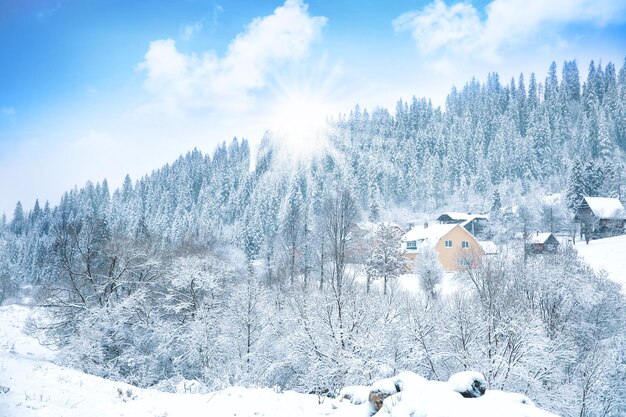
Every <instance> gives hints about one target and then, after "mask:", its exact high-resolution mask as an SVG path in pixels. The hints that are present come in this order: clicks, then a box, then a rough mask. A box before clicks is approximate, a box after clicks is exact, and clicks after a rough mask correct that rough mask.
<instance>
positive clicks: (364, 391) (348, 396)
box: [339, 385, 371, 405]
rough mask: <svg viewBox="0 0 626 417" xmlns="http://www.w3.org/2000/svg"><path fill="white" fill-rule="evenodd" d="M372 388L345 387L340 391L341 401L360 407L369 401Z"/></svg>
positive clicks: (359, 386)
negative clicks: (359, 405)
mask: <svg viewBox="0 0 626 417" xmlns="http://www.w3.org/2000/svg"><path fill="white" fill-rule="evenodd" d="M370 391H371V387H366V386H361V385H352V386H348V387H344V388H342V389H341V391H339V401H343V400H347V401H350V402H351V403H352V404H355V405H358V404H363V403H365V402H367V401H368V398H369V394H370Z"/></svg>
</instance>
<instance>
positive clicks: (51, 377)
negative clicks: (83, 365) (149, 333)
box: [0, 306, 332, 417]
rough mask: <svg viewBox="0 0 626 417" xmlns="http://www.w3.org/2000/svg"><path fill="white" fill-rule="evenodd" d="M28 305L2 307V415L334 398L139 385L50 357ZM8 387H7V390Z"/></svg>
mask: <svg viewBox="0 0 626 417" xmlns="http://www.w3.org/2000/svg"><path fill="white" fill-rule="evenodd" d="M30 311H31V310H30V309H28V308H26V307H21V306H7V307H1V308H0V387H5V388H0V416H4V417H9V416H10V417H31V416H54V417H60V416H64V417H72V416H76V417H79V416H80V417H89V416H94V417H95V416H132V417H141V416H150V417H154V416H159V417H161V416H162V417H165V416H167V417H174V416H185V417H190V416H207V415H211V416H253V415H254V416H276V417H279V416H285V417H287V416H316V415H325V414H328V413H329V412H330V411H331V410H332V408H331V404H330V402H328V403H326V404H322V405H318V400H317V397H316V396H313V395H303V394H297V393H294V392H285V393H276V392H274V391H273V390H271V389H267V388H266V389H245V388H238V387H235V388H230V389H226V390H223V391H220V392H216V393H211V394H205V395H201V394H170V393H165V392H161V391H157V390H151V389H140V388H137V387H133V386H131V385H128V384H124V383H120V382H114V381H109V380H106V379H102V378H98V377H95V376H91V375H87V374H84V373H82V372H78V371H75V370H72V369H67V368H64V367H62V366H58V365H55V364H53V363H52V361H53V360H54V356H55V355H54V352H52V351H51V350H49V349H48V348H46V347H43V346H41V345H40V344H39V343H38V342H37V340H36V339H34V338H32V337H28V336H26V335H24V333H23V332H22V329H23V326H24V323H25V321H26V319H27V317H28V315H29V314H30ZM6 388H8V389H9V391H8V392H4V393H2V392H3V391H6Z"/></svg>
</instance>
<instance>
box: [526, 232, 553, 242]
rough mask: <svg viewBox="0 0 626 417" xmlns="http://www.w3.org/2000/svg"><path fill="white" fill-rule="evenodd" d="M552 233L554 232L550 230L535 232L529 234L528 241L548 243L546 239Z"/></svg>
mask: <svg viewBox="0 0 626 417" xmlns="http://www.w3.org/2000/svg"><path fill="white" fill-rule="evenodd" d="M551 235H552V233H550V232H544V233H535V234H532V235H530V236H528V241H529V242H530V243H546V241H547V240H548V239H549V238H550V236H551ZM555 239H556V238H555Z"/></svg>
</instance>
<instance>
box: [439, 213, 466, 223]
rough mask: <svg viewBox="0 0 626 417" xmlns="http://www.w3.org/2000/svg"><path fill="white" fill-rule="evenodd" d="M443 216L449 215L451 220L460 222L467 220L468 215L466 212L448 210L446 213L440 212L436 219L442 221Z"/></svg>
mask: <svg viewBox="0 0 626 417" xmlns="http://www.w3.org/2000/svg"><path fill="white" fill-rule="evenodd" d="M444 216H447V217H449V218H450V219H452V220H455V221H458V222H461V221H464V220H467V219H468V217H469V216H470V215H469V214H467V213H461V212H456V211H448V212H446V213H442V214H441V216H439V217H437V220H438V221H442V220H443V219H442V217H444Z"/></svg>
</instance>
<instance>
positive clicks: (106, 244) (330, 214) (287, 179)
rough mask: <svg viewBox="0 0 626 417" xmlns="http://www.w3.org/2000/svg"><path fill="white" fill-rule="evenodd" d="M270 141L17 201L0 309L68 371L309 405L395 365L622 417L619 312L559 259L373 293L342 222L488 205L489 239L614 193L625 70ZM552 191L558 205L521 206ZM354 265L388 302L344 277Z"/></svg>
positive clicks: (390, 270)
mask: <svg viewBox="0 0 626 417" xmlns="http://www.w3.org/2000/svg"><path fill="white" fill-rule="evenodd" d="M273 140H274V139H273V138H272V136H271V135H270V134H268V135H267V136H266V137H265V138H264V140H263V143H262V145H261V148H260V149H259V152H258V156H257V158H256V160H255V161H251V152H250V147H249V144H248V142H247V141H246V140H241V141H240V140H237V139H235V140H233V141H232V142H231V143H230V144H228V145H227V144H223V145H221V146H219V147H218V148H217V149H216V150H215V152H214V153H213V154H212V155H203V154H202V153H200V152H199V151H196V150H194V151H193V152H190V153H188V154H187V155H185V156H182V157H180V158H179V159H178V160H177V161H176V162H174V163H173V164H171V165H166V166H165V167H163V168H161V169H159V170H157V171H155V172H153V173H151V174H150V175H146V176H144V177H143V178H141V179H139V180H137V181H135V182H134V183H133V181H132V180H131V179H130V178H129V177H127V178H126V179H125V181H124V184H123V186H122V187H121V188H120V189H118V190H115V191H113V192H111V190H109V187H108V184H107V182H106V180H105V181H103V182H102V183H97V184H95V185H94V184H93V183H87V184H86V186H84V187H83V188H81V189H78V188H75V189H74V190H71V191H69V192H67V193H66V194H65V195H64V196H63V198H62V199H61V202H60V204H59V205H58V206H56V207H50V206H49V205H48V204H47V203H46V204H45V205H44V206H43V208H42V207H41V206H40V204H39V202H37V203H36V204H35V207H34V208H33V209H32V210H30V211H26V210H25V209H24V208H23V207H22V206H21V204H20V203H18V204H17V206H16V209H15V211H14V213H13V216H12V219H11V220H10V221H7V220H6V219H5V218H3V219H2V221H1V222H0V301H2V300H4V299H7V298H10V297H12V296H15V295H16V294H17V293H18V291H19V288H20V287H22V286H24V285H33V286H34V287H35V288H36V289H37V290H38V291H39V300H40V301H41V303H42V304H43V305H45V306H47V310H48V311H50V312H51V313H52V316H51V318H52V321H51V322H50V323H49V326H48V328H47V332H46V334H47V337H49V338H50V340H53V341H55V342H56V343H58V344H59V346H60V347H61V348H62V349H63V352H64V353H63V355H62V357H63V358H65V360H66V361H67V362H68V363H70V364H72V365H73V366H77V367H80V368H82V369H85V370H87V371H89V372H92V373H95V374H99V375H105V376H108V377H112V378H116V379H121V380H126V381H129V382H133V383H137V384H140V385H157V384H160V383H162V384H165V383H166V382H165V381H173V380H175V379H176V378H188V379H198V380H200V381H202V382H203V383H205V384H206V385H207V386H209V387H211V388H215V387H219V386H222V385H228V384H237V383H239V384H251V385H255V384H262V385H279V386H282V387H288V388H295V389H300V390H305V391H315V392H322V391H324V390H330V391H332V390H333V389H335V388H336V387H338V386H341V385H346V384H351V383H364V382H368V381H369V380H372V379H375V378H378V377H381V376H385V375H387V374H392V373H394V372H395V371H398V370H401V369H412V370H418V371H420V372H425V373H427V374H428V376H429V377H434V378H438V377H439V378H445V376H446V375H449V374H450V373H453V372H455V371H457V370H461V369H466V368H475V369H478V370H481V371H483V372H484V373H485V374H486V375H488V378H489V379H490V382H491V383H492V384H496V385H497V386H502V387H503V388H505V389H510V390H513V391H520V392H528V393H530V395H531V397H534V398H537V399H539V400H540V401H541V403H542V405H544V406H547V407H549V408H552V409H553V410H556V411H559V412H561V413H563V414H567V415H570V414H571V415H573V414H578V415H598V413H600V411H601V410H608V411H607V414H606V415H612V414H611V413H613V414H614V415H618V414H619V412H617V411H615V410H622V411H623V408H620V407H623V402H622V401H621V400H620V397H619V395H618V393H617V391H619V390H617V391H615V395H613V394H607V393H606V392H605V388H606V387H607V386H606V384H605V382H606V383H611V384H614V387H615V386H616V385H619V379H618V378H620V377H623V373H622V372H623V369H622V368H621V367H623V365H624V361H623V353H624V349H623V346H621V345H619V342H618V339H616V338H615V337H616V336H617V335H619V334H620V332H621V334H623V331H624V329H623V327H620V326H623V325H620V324H619V323H623V322H624V321H623V320H622V321H621V322H619V323H618V322H613V321H611V318H610V317H609V314H608V311H609V310H610V309H613V310H612V311H614V312H615V314H616V315H615V317H622V316H621V314H622V312H621V308H622V307H620V304H619V303H620V300H622V299H621V296H620V295H619V291H618V290H617V289H616V288H614V286H611V285H610V284H609V283H607V282H606V280H603V279H601V278H598V277H596V276H595V275H594V274H593V273H592V272H591V271H589V270H587V269H585V268H584V267H583V266H582V265H581V264H580V263H579V261H578V260H577V259H576V257H575V256H574V255H573V254H571V253H570V254H563V255H562V256H561V258H559V259H560V262H559V263H557V265H556V266H554V268H555V269H550V268H552V267H549V266H548V265H539V266H538V265H535V262H540V260H531V261H530V262H529V263H528V264H524V265H518V264H517V263H516V262H518V261H517V260H515V259H513V260H511V259H509V260H506V259H502V260H501V263H500V264H498V265H493V266H492V267H493V268H496V267H497V268H496V269H493V270H490V269H487V270H481V271H479V272H476V274H479V275H475V274H474V273H471V274H468V275H467V276H466V277H465V278H463V279H465V282H466V284H467V288H468V289H467V291H466V295H464V296H462V297H453V299H442V298H440V297H438V296H437V294H436V292H434V291H433V290H432V288H433V286H432V285H431V286H429V288H428V289H427V291H425V293H426V294H430V295H429V296H428V297H426V298H424V299H414V298H411V297H410V296H405V295H401V294H400V293H399V292H398V291H396V290H394V289H393V284H392V283H393V282H394V277H395V276H397V271H398V268H397V267H394V266H393V262H394V259H393V257H391V258H385V257H384V258H385V259H386V260H385V261H384V262H383V263H382V264H381V262H380V257H381V255H380V253H381V252H380V250H383V251H386V250H387V249H388V248H376V247H375V246H377V245H374V244H371V245H370V244H365V245H363V242H362V241H361V242H358V241H357V240H359V239H361V240H363V239H366V238H370V239H371V238H372V236H369V237H367V236H361V237H358V238H357V237H355V234H354V233H353V232H352V229H351V227H352V224H353V223H355V222H357V221H358V220H365V219H368V220H371V221H373V222H376V221H379V220H381V219H384V220H395V221H398V222H400V223H402V221H404V220H407V219H408V218H407V216H411V215H413V214H412V213H433V212H435V211H437V210H444V209H448V208H450V209H453V210H466V211H472V212H486V211H490V210H494V212H496V214H502V216H496V218H499V219H506V221H504V222H503V225H502V226H503V227H502V228H501V231H502V232H501V235H502V236H511V235H513V234H514V233H515V232H516V231H520V230H521V229H523V230H532V228H537V229H539V228H541V229H543V230H546V229H547V228H548V227H550V229H559V228H561V229H565V228H567V227H568V221H569V218H571V212H570V213H568V211H567V210H568V209H567V207H569V208H570V209H571V208H572V207H573V205H574V204H575V201H576V200H577V199H578V198H579V197H580V195H582V194H585V195H606V196H619V195H620V193H621V191H622V190H624V189H626V186H624V181H625V180H626V178H623V176H620V173H621V172H622V171H623V168H624V158H623V151H624V150H626V62H625V63H624V65H623V66H622V68H621V69H620V70H619V71H617V70H616V68H615V66H614V65H613V64H611V63H609V64H607V65H606V66H605V67H604V68H602V67H601V66H600V65H595V64H594V63H593V62H592V63H591V64H590V66H589V72H588V77H587V80H586V81H585V82H581V80H580V77H579V73H578V68H577V65H576V63H575V62H566V63H565V64H564V65H563V69H562V75H561V79H560V80H559V79H558V76H557V67H556V65H555V64H553V65H552V66H551V67H550V69H549V72H548V76H547V77H546V79H545V82H544V83H539V82H538V81H537V80H536V77H535V76H534V74H531V75H530V77H529V80H528V85H526V80H525V78H524V76H523V75H520V77H519V78H518V79H517V80H511V82H510V83H506V84H504V85H503V84H502V83H501V82H500V80H499V78H498V75H497V74H490V75H489V77H488V79H487V82H486V83H485V84H480V83H479V82H478V81H476V80H472V81H471V82H470V83H468V84H467V85H466V86H465V87H464V88H463V89H461V90H456V89H453V90H452V91H451V93H450V94H449V96H448V99H447V101H446V106H445V109H441V108H435V107H433V106H432V104H431V103H430V102H429V101H427V100H426V99H413V100H412V101H411V102H410V103H404V102H398V105H397V107H396V110H395V113H394V114H391V113H390V112H389V111H388V110H386V109H380V108H379V109H375V110H373V111H372V112H371V113H370V112H368V111H367V110H362V109H360V108H359V107H358V106H357V107H356V108H355V109H354V110H353V111H352V112H351V113H350V114H348V115H345V116H342V117H339V118H338V119H337V120H335V121H334V122H333V123H332V126H331V129H330V132H329V137H328V141H329V144H330V146H329V147H328V148H327V149H326V150H325V151H324V152H323V153H321V154H319V155H318V156H316V157H314V158H312V159H311V160H308V161H302V162H300V163H299V164H298V165H297V166H296V167H295V168H294V169H293V170H286V169H281V163H282V162H283V161H281V159H280V158H281V156H280V153H279V152H277V151H276V147H275V144H274V143H273ZM558 193H560V194H562V195H567V198H562V199H556V200H555V201H553V202H549V203H546V202H543V201H542V200H541V199H540V198H539V197H538V196H541V195H543V194H558ZM407 213H409V214H407ZM383 232H384V231H383V230H381V231H380V233H381V235H379V237H378V238H375V239H374V240H372V242H380V241H381V240H382V238H380V236H382V233H383ZM392 240H393V239H388V241H392ZM357 244H358V245H357ZM364 248H365V249H364ZM375 250H378V252H376V251H375ZM385 253H387V252H385ZM355 257H360V259H359V260H358V262H359V263H363V264H365V265H366V266H367V272H368V276H369V278H370V279H371V280H376V279H380V280H381V281H385V282H386V281H389V288H387V286H385V290H388V291H382V290H381V291H378V287H377V286H375V285H374V286H372V291H371V292H368V289H370V286H369V285H367V286H364V285H360V284H355V283H354V282H353V281H354V280H353V279H352V278H353V275H354V271H353V269H352V267H351V266H350V264H351V263H353V262H355ZM394 268H395V269H394ZM498 268H499V269H498ZM496 272H497V273H496ZM480 274H483V275H484V276H483V275H480ZM533 277H534V278H533ZM504 278H506V280H505V281H496V280H498V279H500V280H501V279H504ZM531 278H532V279H531ZM368 282H369V279H368ZM569 282H572V283H577V284H576V285H574V284H572V287H571V288H570V289H569V290H568V291H564V288H565V287H564V285H569V284H567V283H569ZM379 292H381V293H383V294H379ZM485 297H486V298H485ZM514 300H515V302H513V301H514ZM622 304H623V301H622ZM594 320H595V321H594ZM431 324H432V325H431ZM580 334H585V338H584V340H583V339H580V340H579V339H577V336H578V335H580ZM535 343H536V344H538V345H539V346H542V348H541V349H544V350H541V351H537V350H535V349H533V348H531V346H533V344H535ZM607 355H609V356H610V355H613V356H611V358H612V359H610V358H609V356H607ZM612 360H613V361H614V362H613V363H618V366H617V367H614V368H613V369H612V370H610V369H609V370H607V369H606V368H605V367H604V365H605V364H606V363H609V362H611V361H612ZM615 361H616V362H615ZM222 364H223V365H222ZM582 364H585V365H584V366H588V368H582V367H581V366H583V365H582ZM579 365H580V366H579ZM600 371H601V372H600ZM605 371H606V372H605ZM585 375H586V376H585ZM590 375H591V376H590ZM592 377H593V378H595V379H593V378H592ZM585 378H587V379H585ZM590 378H591V379H590ZM603 378H604V379H603ZM616 378H617V379H616ZM605 379H606V381H605ZM583 389H584V390H585V392H584V393H582V390H583ZM581 395H582V397H581ZM581 398H583V400H581ZM581 401H582V402H581ZM569 406H571V407H572V408H567V407H569ZM562 410H566V411H562ZM570 411H571V412H570ZM620 412H621V411H620Z"/></svg>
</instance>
